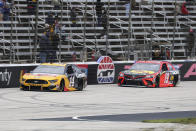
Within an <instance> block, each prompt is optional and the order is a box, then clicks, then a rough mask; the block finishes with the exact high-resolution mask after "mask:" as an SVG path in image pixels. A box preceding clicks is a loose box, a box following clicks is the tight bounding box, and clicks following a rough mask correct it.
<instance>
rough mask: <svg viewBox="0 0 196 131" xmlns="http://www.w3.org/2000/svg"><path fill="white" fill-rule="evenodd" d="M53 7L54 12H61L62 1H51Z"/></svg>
mask: <svg viewBox="0 0 196 131" xmlns="http://www.w3.org/2000/svg"><path fill="white" fill-rule="evenodd" d="M51 2H52V5H54V10H60V4H61V3H60V0H51Z"/></svg>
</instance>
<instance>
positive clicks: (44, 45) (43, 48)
mask: <svg viewBox="0 0 196 131" xmlns="http://www.w3.org/2000/svg"><path fill="white" fill-rule="evenodd" d="M50 43H51V42H50V40H49V33H46V32H45V33H44V34H43V35H42V36H41V38H40V40H39V47H40V54H39V55H40V63H45V62H47V56H48V55H49V53H48V52H49V51H48V46H49V45H50Z"/></svg>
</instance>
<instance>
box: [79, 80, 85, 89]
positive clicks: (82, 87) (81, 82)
mask: <svg viewBox="0 0 196 131" xmlns="http://www.w3.org/2000/svg"><path fill="white" fill-rule="evenodd" d="M83 89H84V81H83V80H80V81H79V83H78V91H82V90H83Z"/></svg>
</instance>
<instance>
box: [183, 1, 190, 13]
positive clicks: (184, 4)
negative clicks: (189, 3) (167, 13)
mask: <svg viewBox="0 0 196 131" xmlns="http://www.w3.org/2000/svg"><path fill="white" fill-rule="evenodd" d="M181 12H182V14H183V15H188V14H189V12H188V10H187V8H186V2H184V3H183V4H182V7H181Z"/></svg>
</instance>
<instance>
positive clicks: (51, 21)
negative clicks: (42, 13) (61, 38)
mask: <svg viewBox="0 0 196 131" xmlns="http://www.w3.org/2000/svg"><path fill="white" fill-rule="evenodd" d="M45 23H46V24H48V25H49V26H53V25H54V24H55V18H54V16H53V13H52V12H49V13H48V16H47V18H46V22H45Z"/></svg>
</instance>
